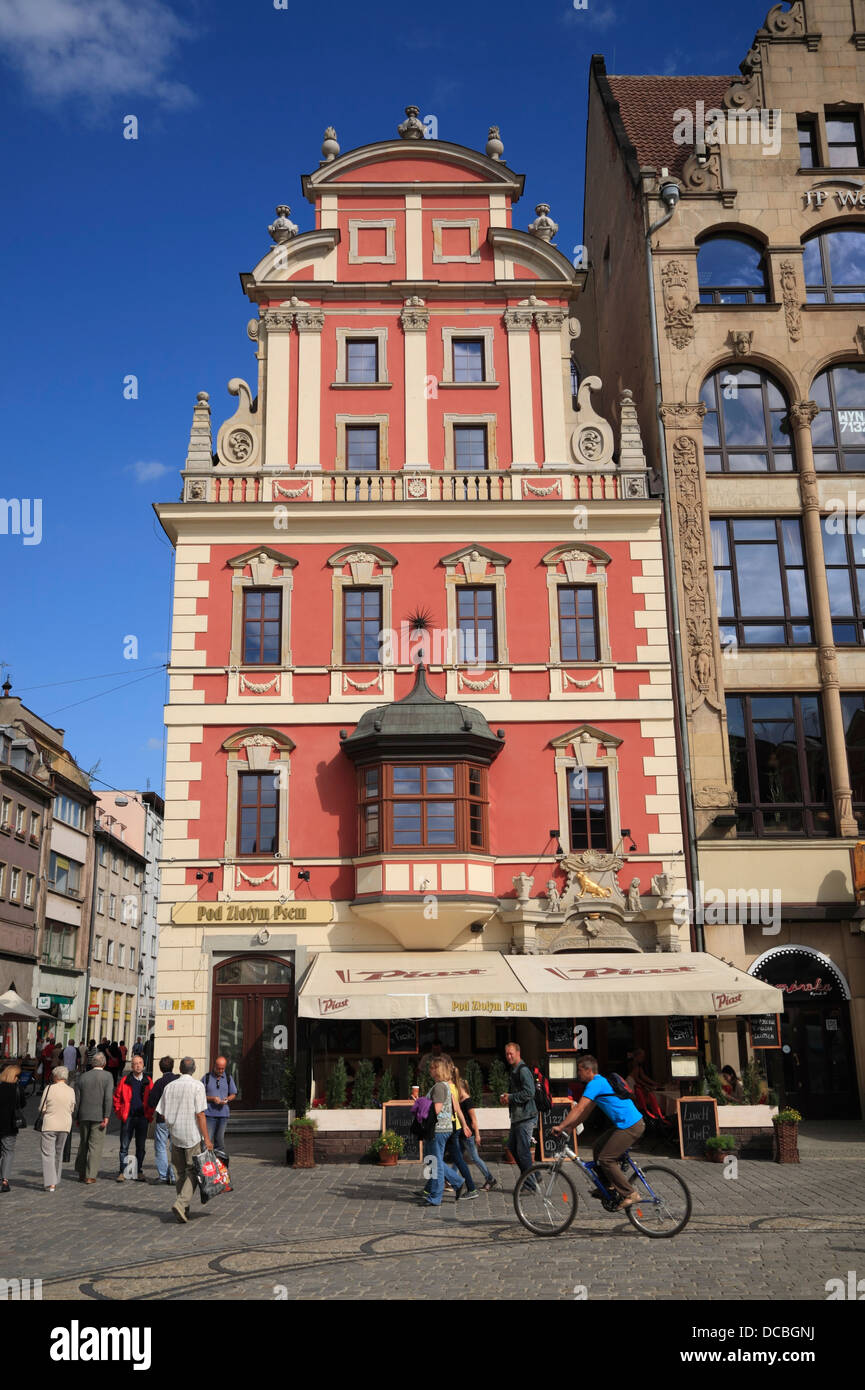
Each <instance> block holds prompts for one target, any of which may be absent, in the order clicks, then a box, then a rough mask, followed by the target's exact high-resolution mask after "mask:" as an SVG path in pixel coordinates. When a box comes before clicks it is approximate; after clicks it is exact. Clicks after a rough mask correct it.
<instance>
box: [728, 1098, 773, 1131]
mask: <svg viewBox="0 0 865 1390" xmlns="http://www.w3.org/2000/svg"><path fill="white" fill-rule="evenodd" d="M777 1113H778V1107H777V1105H719V1106H718V1129H719V1130H720V1131H721V1132H722V1133H723V1131H724V1130H725V1129H766V1130H768V1131H769V1133H770V1134H771V1132H772V1128H773V1126H772V1116H773V1115H777Z"/></svg>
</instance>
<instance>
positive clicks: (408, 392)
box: [399, 294, 430, 495]
mask: <svg viewBox="0 0 865 1390" xmlns="http://www.w3.org/2000/svg"><path fill="white" fill-rule="evenodd" d="M399 317H400V323H401V324H402V331H403V334H404V335H405V337H404V347H403V351H404V359H405V360H404V366H405V466H406V469H407V470H412V469H422V470H423V471H425V472H426V471H428V470H429V466H430V465H429V425H428V418H427V417H428V412H429V402H428V400H427V391H426V386H427V367H428V364H427V338H426V335H427V330H428V329H429V321H430V315H429V309H427V307H426V305H425V304H424V301H423V300H422V299H421V298H420V297H419V296H418V295H416V294H413V295H411V296H410V297H409V298H408V299H407V300H406V301H405V303H404V305H403V308H402V312H401V313H400V316H399ZM415 481H417V480H415ZM421 481H422V480H421ZM409 488H411V483H409ZM424 489H426V483H424ZM424 495H426V493H425V491H424Z"/></svg>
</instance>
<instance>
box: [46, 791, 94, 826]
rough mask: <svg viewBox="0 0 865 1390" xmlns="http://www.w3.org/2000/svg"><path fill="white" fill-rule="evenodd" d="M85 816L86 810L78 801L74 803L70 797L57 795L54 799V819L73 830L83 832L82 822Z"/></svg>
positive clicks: (61, 794)
mask: <svg viewBox="0 0 865 1390" xmlns="http://www.w3.org/2000/svg"><path fill="white" fill-rule="evenodd" d="M86 815H87V808H86V807H85V806H82V805H81V802H80V801H75V800H74V798H73V797H71V796H65V795H63V793H58V795H57V796H55V798H54V819H55V820H59V821H62V822H63V824H64V825H71V826H72V828H73V830H83V829H84V820H85V817H86Z"/></svg>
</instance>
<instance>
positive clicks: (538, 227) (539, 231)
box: [529, 203, 559, 241]
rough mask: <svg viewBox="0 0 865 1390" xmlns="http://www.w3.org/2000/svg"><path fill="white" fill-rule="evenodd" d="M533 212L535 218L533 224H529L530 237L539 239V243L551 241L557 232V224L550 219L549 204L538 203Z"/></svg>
mask: <svg viewBox="0 0 865 1390" xmlns="http://www.w3.org/2000/svg"><path fill="white" fill-rule="evenodd" d="M535 212H536V213H537V217H536V218H535V220H534V222H530V223H529V231H530V232H531V234H532V236H536V237H540V239H541V241H552V239H553V237H554V236H555V235H556V232H557V231H558V230H559V224H558V222H554V221H553V219H552V218H551V217H550V205H549V203H538V204H537V206H536V207H535Z"/></svg>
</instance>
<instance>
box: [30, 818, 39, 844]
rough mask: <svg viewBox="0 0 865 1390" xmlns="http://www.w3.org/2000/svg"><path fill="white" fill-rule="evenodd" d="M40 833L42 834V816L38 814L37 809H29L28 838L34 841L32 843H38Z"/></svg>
mask: <svg viewBox="0 0 865 1390" xmlns="http://www.w3.org/2000/svg"><path fill="white" fill-rule="evenodd" d="M41 834H42V817H41V816H40V814H39V812H38V811H31V812H30V839H31V840H32V841H33V842H34V844H37V845H38V843H39V839H40V836H41Z"/></svg>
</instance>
